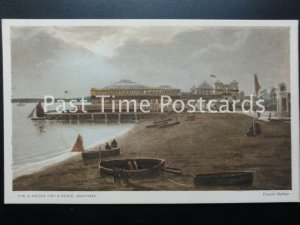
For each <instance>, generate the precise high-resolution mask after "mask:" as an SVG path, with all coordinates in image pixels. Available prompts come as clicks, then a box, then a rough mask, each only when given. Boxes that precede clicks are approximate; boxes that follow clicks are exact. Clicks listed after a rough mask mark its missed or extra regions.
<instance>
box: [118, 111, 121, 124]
mask: <svg viewBox="0 0 300 225" xmlns="http://www.w3.org/2000/svg"><path fill="white" fill-rule="evenodd" d="M118 122H119V123H121V113H119V114H118Z"/></svg>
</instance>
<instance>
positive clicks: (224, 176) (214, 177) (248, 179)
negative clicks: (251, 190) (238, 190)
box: [194, 171, 253, 186]
mask: <svg viewBox="0 0 300 225" xmlns="http://www.w3.org/2000/svg"><path fill="white" fill-rule="evenodd" d="M252 182H253V172H252V171H241V172H220V173H204V174H197V175H195V177H194V184H195V186H251V185H252Z"/></svg>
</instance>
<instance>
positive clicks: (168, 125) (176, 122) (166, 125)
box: [158, 120, 180, 129]
mask: <svg viewBox="0 0 300 225" xmlns="http://www.w3.org/2000/svg"><path fill="white" fill-rule="evenodd" d="M178 124H180V120H179V121H174V122H169V123H165V124H161V125H160V126H159V127H158V128H159V129H161V128H165V127H170V126H175V125H178Z"/></svg>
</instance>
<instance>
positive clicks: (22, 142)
mask: <svg viewBox="0 0 300 225" xmlns="http://www.w3.org/2000/svg"><path fill="white" fill-rule="evenodd" d="M35 105H36V104H26V105H24V106H18V104H12V114H13V117H12V156H13V164H12V169H13V177H14V178H16V177H18V176H21V175H26V174H30V173H33V172H35V171H38V170H40V169H42V168H44V167H46V166H49V165H52V164H54V163H57V162H60V161H63V160H65V159H68V158H70V157H72V156H74V155H76V154H78V153H76V152H71V149H72V147H73V145H74V143H75V141H76V138H77V136H78V134H81V136H82V137H83V144H84V147H85V149H87V148H89V147H92V146H95V145H97V144H100V143H104V142H105V141H110V140H112V139H113V138H115V137H118V136H120V135H122V134H124V133H126V132H127V131H129V130H130V129H132V128H133V127H134V124H133V123H126V124H118V123H114V124H104V123H102V124H99V123H92V122H90V123H81V122H79V121H78V122H72V123H61V122H55V121H45V120H36V121H33V120H31V119H30V118H28V115H29V114H30V112H31V111H32V110H33V108H34V107H35ZM103 148H104V146H103V145H102V149H103ZM6 151H7V150H6ZM5 154H7V152H6V153H5Z"/></svg>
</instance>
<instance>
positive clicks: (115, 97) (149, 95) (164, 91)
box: [88, 80, 181, 111]
mask: <svg viewBox="0 0 300 225" xmlns="http://www.w3.org/2000/svg"><path fill="white" fill-rule="evenodd" d="M90 94H91V103H92V105H91V106H89V108H88V109H89V110H92V109H93V108H95V109H96V108H97V109H99V108H101V105H102V104H101V103H102V99H101V98H99V97H97V96H101V95H107V96H110V97H108V98H105V101H104V103H105V109H106V111H109V110H111V109H112V103H113V101H114V103H115V109H116V111H118V110H119V107H120V106H119V100H128V101H130V100H135V101H136V103H137V109H139V104H140V103H141V101H142V100H148V101H149V102H150V110H151V111H158V110H159V108H160V99H161V96H162V95H168V96H170V97H171V99H172V101H174V100H176V99H179V98H180V96H181V91H180V89H176V88H172V87H170V86H167V85H163V86H159V87H148V86H145V85H142V84H138V83H136V82H133V81H131V80H120V81H118V82H115V83H113V84H112V85H109V86H106V87H103V88H91V90H90ZM121 108H122V111H126V105H125V104H124V105H122V106H121ZM132 110H133V106H132V105H131V106H130V111H132Z"/></svg>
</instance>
